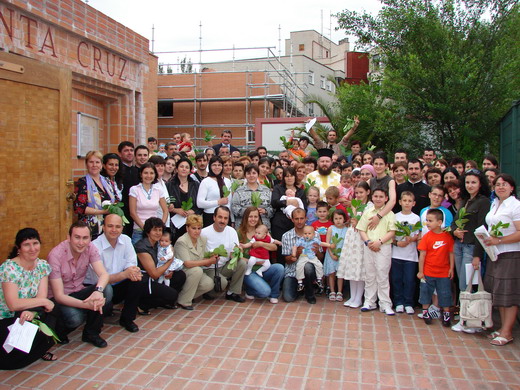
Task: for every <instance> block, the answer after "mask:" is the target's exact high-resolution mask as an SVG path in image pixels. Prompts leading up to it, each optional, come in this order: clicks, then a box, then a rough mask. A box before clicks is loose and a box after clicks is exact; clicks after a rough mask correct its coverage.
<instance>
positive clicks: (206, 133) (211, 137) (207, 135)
mask: <svg viewBox="0 0 520 390" xmlns="http://www.w3.org/2000/svg"><path fill="white" fill-rule="evenodd" d="M214 139H215V136H214V135H213V134H211V131H210V130H205V131H204V138H203V140H204V142H211V141H213V140H214Z"/></svg>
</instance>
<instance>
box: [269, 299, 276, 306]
mask: <svg viewBox="0 0 520 390" xmlns="http://www.w3.org/2000/svg"><path fill="white" fill-rule="evenodd" d="M269 302H271V303H272V304H273V305H275V304H277V303H278V298H269Z"/></svg>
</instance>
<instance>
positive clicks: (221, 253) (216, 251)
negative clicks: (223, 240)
mask: <svg viewBox="0 0 520 390" xmlns="http://www.w3.org/2000/svg"><path fill="white" fill-rule="evenodd" d="M213 255H217V256H223V257H226V256H227V255H228V253H227V251H226V248H225V247H224V245H223V244H220V245H219V246H217V247H216V248H215V249H213V250H212V251H208V252H204V257H205V258H208V257H211V256H213Z"/></svg>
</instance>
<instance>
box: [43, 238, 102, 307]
mask: <svg viewBox="0 0 520 390" xmlns="http://www.w3.org/2000/svg"><path fill="white" fill-rule="evenodd" d="M47 259H48V260H47V261H48V262H49V264H50V265H51V267H52V272H51V274H50V275H49V279H61V280H62V281H63V292H64V293H65V294H67V295H68V294H71V293H73V292H77V291H80V290H83V289H84V288H85V286H83V281H84V280H85V276H86V275H87V269H88V266H89V265H90V264H91V263H95V262H97V261H101V258H100V256H99V251H98V250H97V248H96V246H95V245H94V244H92V243H90V244H89V246H88V247H87V248H86V249H85V250H84V251H83V253H81V254H80V255H79V258H78V261H77V262H74V258H73V257H72V252H71V250H70V244H69V240H65V241H62V242H61V243H59V244H58V245H57V246H55V247H54V248H53V249H52V250H51V251H50V253H49V256H48V257H47ZM52 297H53V294H52V289H49V298H52Z"/></svg>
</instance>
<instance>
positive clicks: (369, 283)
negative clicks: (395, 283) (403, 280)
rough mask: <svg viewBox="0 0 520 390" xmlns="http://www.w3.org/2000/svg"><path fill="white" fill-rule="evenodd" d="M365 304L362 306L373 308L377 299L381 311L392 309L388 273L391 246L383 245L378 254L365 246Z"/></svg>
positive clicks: (390, 264)
mask: <svg viewBox="0 0 520 390" xmlns="http://www.w3.org/2000/svg"><path fill="white" fill-rule="evenodd" d="M363 255H364V264H365V303H364V306H375V305H376V298H379V308H380V309H381V310H384V309H386V308H387V307H390V308H391V307H392V300H391V299H390V282H389V273H390V267H391V266H392V245H390V244H384V245H382V246H381V250H380V251H379V252H374V251H372V250H370V249H369V248H368V247H366V246H365V248H364V252H363Z"/></svg>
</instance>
